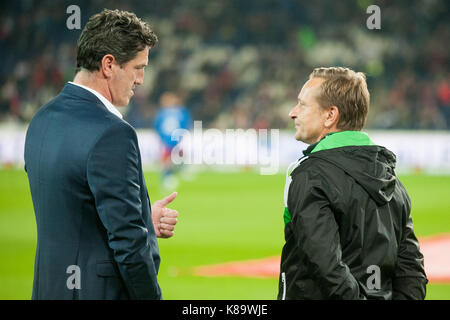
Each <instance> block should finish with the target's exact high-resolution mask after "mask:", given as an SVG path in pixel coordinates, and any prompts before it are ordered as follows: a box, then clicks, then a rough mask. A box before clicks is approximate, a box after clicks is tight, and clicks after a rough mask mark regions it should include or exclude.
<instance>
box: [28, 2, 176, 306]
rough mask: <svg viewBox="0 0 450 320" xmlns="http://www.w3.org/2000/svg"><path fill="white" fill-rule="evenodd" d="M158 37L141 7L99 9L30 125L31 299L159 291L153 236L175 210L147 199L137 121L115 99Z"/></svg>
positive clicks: (138, 77) (154, 294) (137, 75)
mask: <svg viewBox="0 0 450 320" xmlns="http://www.w3.org/2000/svg"><path fill="white" fill-rule="evenodd" d="M157 40H158V39H157V37H156V35H155V34H154V32H153V31H152V30H151V29H150V27H149V26H148V25H147V24H146V23H144V22H143V21H141V20H140V19H138V18H137V17H136V15H135V14H133V13H130V12H126V11H119V10H114V11H111V10H106V9H105V10H104V11H102V12H101V13H99V14H96V15H94V16H92V17H91V18H90V19H89V21H88V22H87V24H86V26H85V28H84V30H83V31H82V33H81V35H80V38H79V39H78V43H77V72H76V75H75V78H74V80H73V82H69V83H68V84H66V86H65V87H64V89H63V90H62V92H61V93H60V94H59V95H58V96H56V97H55V98H54V99H53V100H51V101H50V102H49V103H47V104H46V105H44V106H43V107H42V108H41V109H40V110H39V111H38V112H37V113H36V115H35V116H34V118H33V120H32V121H31V123H30V126H29V128H28V131H27V137H26V145H25V166H26V170H27V173H28V179H29V182H30V189H31V195H32V199H33V205H34V210H35V214H36V222H37V237H38V243H37V250H36V260H35V272H34V284H33V295H32V298H33V299H161V297H162V295H161V290H160V287H159V284H158V280H157V274H158V269H159V264H160V256H159V249H158V243H157V239H156V237H157V236H158V237H163V238H167V237H171V236H172V235H173V230H174V225H175V223H176V220H177V215H178V213H177V212H176V211H175V210H170V209H168V208H166V206H167V205H168V204H169V203H170V202H171V201H172V200H173V199H174V198H175V197H176V193H175V192H174V193H173V194H171V195H169V196H168V197H166V198H164V199H162V200H159V201H157V202H155V203H154V204H153V205H152V206H151V207H150V200H149V197H148V193H147V187H146V184H145V179H144V174H143V172H142V165H141V158H140V151H139V146H138V141H137V136H136V132H135V130H134V129H133V128H132V127H131V126H130V125H129V124H128V123H127V122H125V121H124V120H122V115H121V114H120V113H119V111H118V110H117V109H116V107H115V106H126V105H127V104H128V102H129V101H130V98H131V97H132V96H133V94H134V89H135V87H136V86H138V85H140V84H142V83H143V80H144V68H145V66H146V65H147V64H148V53H149V50H150V49H151V48H152V47H153V46H154V45H155V44H156V42H157Z"/></svg>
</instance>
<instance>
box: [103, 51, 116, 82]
mask: <svg viewBox="0 0 450 320" xmlns="http://www.w3.org/2000/svg"><path fill="white" fill-rule="evenodd" d="M115 63H117V62H116V59H115V58H114V56H113V55H112V54H106V55H104V56H103V58H102V66H101V67H102V69H101V71H102V74H103V76H104V77H105V78H111V77H112V74H113V72H112V68H113V65H114V64H115Z"/></svg>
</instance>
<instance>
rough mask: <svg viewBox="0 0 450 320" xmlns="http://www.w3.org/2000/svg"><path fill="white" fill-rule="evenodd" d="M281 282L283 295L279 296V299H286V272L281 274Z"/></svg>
mask: <svg viewBox="0 0 450 320" xmlns="http://www.w3.org/2000/svg"><path fill="white" fill-rule="evenodd" d="M281 283H282V285H283V296H282V297H281V300H286V272H283V273H282V274H281Z"/></svg>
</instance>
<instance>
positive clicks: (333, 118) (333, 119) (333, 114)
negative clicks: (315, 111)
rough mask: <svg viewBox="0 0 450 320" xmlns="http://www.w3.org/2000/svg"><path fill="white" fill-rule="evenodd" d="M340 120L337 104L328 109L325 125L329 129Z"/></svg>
mask: <svg viewBox="0 0 450 320" xmlns="http://www.w3.org/2000/svg"><path fill="white" fill-rule="evenodd" d="M338 121H339V109H338V107H336V106H331V107H330V108H329V109H328V110H327V111H326V118H325V123H324V125H325V127H326V128H328V129H331V128H333V127H335V126H337V124H338Z"/></svg>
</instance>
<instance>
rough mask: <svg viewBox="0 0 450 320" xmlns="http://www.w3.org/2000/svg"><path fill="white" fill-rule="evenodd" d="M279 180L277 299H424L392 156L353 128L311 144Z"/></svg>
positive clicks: (407, 207)
mask: <svg viewBox="0 0 450 320" xmlns="http://www.w3.org/2000/svg"><path fill="white" fill-rule="evenodd" d="M304 154H305V156H304V157H303V158H302V159H300V160H299V161H298V162H297V165H296V167H295V168H294V170H293V171H292V173H291V174H290V175H289V174H288V177H287V181H286V189H285V212H284V221H285V240H286V243H285V245H284V247H283V252H282V256H281V272H280V282H279V292H278V299H424V297H425V292H426V283H427V278H426V275H425V271H424V261H423V255H422V254H421V253H420V251H419V244H418V241H417V239H416V237H415V235H414V231H413V223H412V220H411V216H410V211H411V201H410V198H409V196H408V193H407V192H406V190H405V188H404V187H403V185H402V183H401V182H400V180H399V179H398V178H397V176H396V174H395V172H394V168H395V162H396V159H395V155H394V154H393V153H392V152H391V151H389V150H387V149H386V148H384V147H381V146H377V145H375V144H374V143H373V142H372V141H371V140H370V139H369V137H368V136H367V135H366V134H365V133H363V132H360V131H343V132H337V133H333V134H329V135H327V136H326V137H325V138H323V139H322V140H321V141H319V142H318V143H316V144H314V145H311V146H310V147H309V148H308V149H307V150H306V151H305V152H304Z"/></svg>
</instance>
